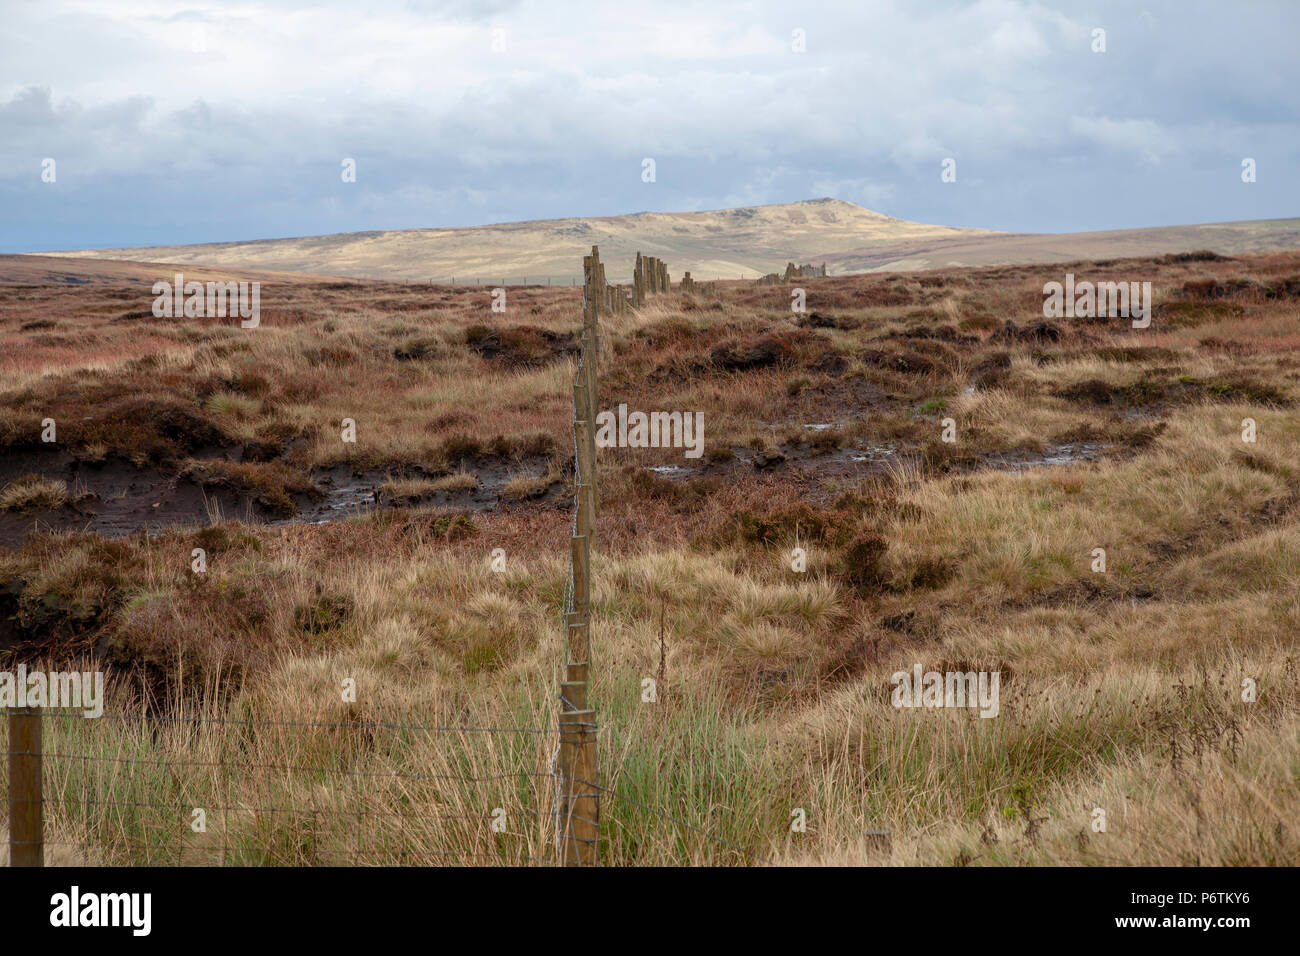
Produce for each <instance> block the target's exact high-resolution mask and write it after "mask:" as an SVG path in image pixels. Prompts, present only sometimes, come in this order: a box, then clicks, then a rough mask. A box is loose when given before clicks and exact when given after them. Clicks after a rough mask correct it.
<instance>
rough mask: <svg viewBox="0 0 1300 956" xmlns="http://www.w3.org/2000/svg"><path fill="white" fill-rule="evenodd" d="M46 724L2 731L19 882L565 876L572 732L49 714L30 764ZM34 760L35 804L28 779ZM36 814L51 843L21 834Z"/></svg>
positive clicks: (613, 790) (701, 831)
mask: <svg viewBox="0 0 1300 956" xmlns="http://www.w3.org/2000/svg"><path fill="white" fill-rule="evenodd" d="M30 713H36V712H35V711H20V710H17V709H14V710H13V711H11V716H10V719H9V720H5V721H0V733H3V734H4V748H3V749H4V752H5V757H6V759H5V761H4V763H3V766H0V784H2V788H0V789H2V790H3V792H4V793H5V794H6V795H7V797H8V799H7V801H6V808H7V809H8V811H9V813H8V818H7V819H6V825H7V827H8V829H9V834H8V836H9V839H8V844H9V856H10V859H9V860H8V861H6V862H8V863H10V864H11V865H13V864H16V863H20V862H22V861H23V860H24V859H27V860H30V859H31V857H32V856H33V855H35V856H38V857H39V860H40V862H41V863H43V864H45V865H89V866H265V865H271V866H367V865H377V866H404V865H441V866H533V865H544V866H550V865H555V864H556V863H557V862H561V860H560V855H559V854H558V853H557V840H558V834H559V832H560V826H561V821H560V820H559V819H558V813H559V807H560V799H559V796H560V793H561V779H560V775H559V774H558V773H557V772H556V771H555V770H554V769H553V764H554V753H555V749H556V747H557V741H558V734H559V731H558V730H557V729H556V728H541V727H500V726H468V725H467V726H454V725H446V724H423V723H395V722H368V721H337V722H334V721H319V720H253V719H232V718H222V717H195V716H188V715H187V716H168V715H151V714H135V713H105V714H103V715H102V717H100V718H98V719H87V718H85V717H83V716H82V715H81V713H79V712H76V711H56V710H44V711H41V712H39V717H37V718H35V719H36V720H38V721H39V724H40V741H39V743H38V745H36V746H31V742H30V737H29V738H28V740H27V742H25V743H23V744H22V745H21V746H15V741H16V740H18V739H19V737H17V736H16V735H15V734H14V732H13V729H12V728H13V726H14V720H15V719H18V720H24V719H26V720H32V719H33V718H32V717H29V716H26V715H27V714H30ZM308 755H314V759H308ZM33 759H36V760H37V761H38V762H39V765H40V768H39V777H38V778H37V786H36V788H35V791H34V792H33V789H32V787H31V786H30V780H29V782H28V784H25V785H22V784H20V785H19V786H15V784H16V783H18V782H19V781H18V780H17V779H16V778H17V776H18V775H16V774H15V773H14V767H15V764H16V763H17V764H20V765H21V764H22V762H23V761H27V762H30V761H32V760H33ZM571 782H577V783H582V784H586V785H589V786H590V787H591V788H592V789H594V790H596V791H598V792H599V794H600V795H601V796H602V797H604V798H607V799H609V800H614V801H617V802H618V803H619V804H620V806H621V809H622V810H623V812H624V814H625V815H626V814H629V813H630V814H644V815H645V816H646V818H647V820H648V821H649V822H650V823H655V824H659V825H662V827H663V828H664V830H665V831H669V832H664V833H663V834H662V835H663V837H664V838H665V839H666V840H668V841H669V842H673V841H681V840H694V841H696V842H697V843H698V844H702V845H703V846H704V847H705V848H706V849H705V850H704V851H702V852H703V853H704V854H705V855H708V856H709V858H710V859H714V860H718V861H722V860H725V861H729V862H737V863H768V862H770V861H768V860H766V859H764V858H763V857H762V856H760V855H758V854H755V853H752V852H750V851H749V850H747V849H745V848H744V847H742V846H739V845H738V844H736V843H735V842H733V841H730V840H727V839H725V838H723V837H720V836H717V835H715V834H713V833H711V832H709V831H708V830H707V829H705V828H703V827H701V826H698V825H696V824H693V823H690V822H688V821H684V820H681V819H679V818H678V817H676V816H674V815H673V814H671V813H668V812H666V811H664V810H661V809H658V808H656V807H653V806H651V805H649V804H647V803H645V802H644V801H642V800H640V799H638V798H637V797H636V796H635V795H634V794H632V793H630V792H626V791H625V790H621V789H620V787H619V786H618V785H617V783H618V782H617V781H616V782H615V783H616V785H614V786H609V785H605V784H602V783H600V782H599V781H587V780H577V781H571ZM33 801H34V802H35V806H36V807H37V808H39V814H38V815H39V826H38V830H37V833H36V834H32V833H31V832H30V831H23V830H22V829H21V827H17V828H16V827H15V824H16V823H17V822H18V821H19V818H20V817H21V816H22V815H23V814H24V813H26V812H28V811H30V810H32V809H33V807H32V805H31V804H32V802H33ZM592 822H593V823H594V822H595V821H592ZM644 825H647V826H648V825H649V824H648V823H647V824H644ZM639 826H640V824H639ZM682 862H689V859H688V858H683V859H682Z"/></svg>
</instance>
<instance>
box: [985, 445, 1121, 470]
mask: <svg viewBox="0 0 1300 956" xmlns="http://www.w3.org/2000/svg"><path fill="white" fill-rule="evenodd" d="M1106 448H1107V446H1106V445H1103V444H1102V443H1101V442H1092V441H1083V442H1067V443H1065V444H1063V445H1049V446H1048V447H1047V448H1046V449H1045V450H1044V451H1042V452H1040V453H1037V454H1035V453H1032V452H1023V453H1022V452H1014V453H1007V454H993V455H989V456H987V457H986V458H985V462H986V464H988V466H989V467H990V468H1005V469H1009V470H1011V471H1022V470H1024V469H1026V468H1039V467H1043V466H1052V465H1073V464H1075V463H1076V462H1081V461H1099V460H1100V459H1101V458H1102V457H1103V455H1104V453H1105V451H1106Z"/></svg>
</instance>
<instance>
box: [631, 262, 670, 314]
mask: <svg viewBox="0 0 1300 956" xmlns="http://www.w3.org/2000/svg"><path fill="white" fill-rule="evenodd" d="M669 286H670V280H669V278H668V264H667V263H665V262H664V261H663V260H662V259H657V258H655V257H654V256H643V255H641V253H639V252H638V253H637V254H636V266H635V267H634V268H633V271H632V305H633V306H634V307H635V308H638V309H639V308H641V307H642V306H643V305H645V303H646V299H647V298H649V297H650V296H651V295H655V294H657V293H661V292H667V291H668V290H669Z"/></svg>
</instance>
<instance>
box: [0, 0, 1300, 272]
mask: <svg viewBox="0 0 1300 956" xmlns="http://www.w3.org/2000/svg"><path fill="white" fill-rule="evenodd" d="M0 7H2V13H0V252H34V251H48V250H59V249H81V248H106V247H118V246H134V245H164V244H180V243H195V242H216V241H230V240H241V239H258V238H278V237H286V236H305V235H316V234H327V233H336V232H356V231H363V230H370V229H406V228H433V227H439V226H466V225H476V224H481V223H491V222H508V221H515V220H526V219H545V218H560V217H566V216H608V215H620V214H624V213H631V212H640V211H647V210H649V211H658V212H675V211H690V210H699V209H718V208H728V207H733V206H745V205H758V204H766V203H782V202H794V201H797V200H801V199H812V198H819V197H823V196H831V197H835V198H839V199H844V200H848V201H850V202H855V203H858V204H860V205H863V206H866V207H868V208H870V209H874V210H876V211H878V212H883V213H886V214H888V215H891V216H895V217H897V218H900V219H911V220H916V221H920V222H930V223H941V224H945V225H954V226H975V227H981V228H988V229H999V230H1006V231H1016V232H1075V231H1084V230H1096V229H1121V228H1134V227H1142V226H1162V225H1177V224H1186V223H1200V222H1223V221H1234V220H1243V219H1266V218H1282V217H1295V216H1300V56H1297V54H1296V51H1295V44H1296V38H1297V37H1298V36H1300V3H1298V2H1294V0H1284V2H1277V3H1271V2H1262V0H1236V2H1232V3H1227V2H1220V3H1208V2H1199V0H1177V2H1167V3H1166V2H1148V3H1143V2H1141V0H1120V2H1113V3H1111V2H1098V3H1087V2H1074V3H1062V4H1059V5H1058V4H1048V3H1034V2H1019V0H986V2H975V3H944V2H926V0H916V2H900V3H884V2H871V0H848V2H842V3H841V2H825V3H791V2H770V3H769V2H762V0H754V2H726V0H722V2H708V0H693V2H681V3H678V2H675V0H655V2H654V3H646V4H638V3H633V2H628V0H623V2H619V3H607V4H594V3H592V2H590V0H584V2H572V3H571V2H567V0H550V2H545V3H535V2H526V0H517V2H516V0H487V2H483V3H473V2H469V0H409V2H392V3H383V2H340V3H332V2H323V3H310V4H308V3H298V2H258V0H247V2H232V3H188V4H185V3H182V4H168V3H157V2H152V0H132V2H129V3H121V2H116V0H82V2H67V0H0ZM1098 30H1102V31H1104V46H1105V49H1104V52H1102V51H1098V50H1097V49H1095V48H1096V47H1097V46H1098V45H1099V40H1100V39H1103V37H1102V35H1099V34H1097V32H1096V31H1098ZM647 159H651V160H653V161H654V177H653V181H646V176H645V175H644V174H643V170H644V169H645V160H647ZM1246 159H1252V160H1254V170H1255V181H1254V182H1243V181H1242V172H1243V166H1242V163H1243V160H1246ZM50 160H52V161H53V163H50V162H49V161H50ZM347 160H351V161H353V162H354V164H355V181H354V182H345V181H344V179H345V176H344V169H345V161H347ZM946 160H952V161H953V162H952V163H951V164H949V166H948V168H949V169H953V170H955V181H950V182H945V181H943V173H944V169H945V161H946ZM949 178H950V179H951V178H952V177H951V176H949ZM51 180H52V181H51Z"/></svg>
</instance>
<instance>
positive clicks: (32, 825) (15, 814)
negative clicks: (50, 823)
mask: <svg viewBox="0 0 1300 956" xmlns="http://www.w3.org/2000/svg"><path fill="white" fill-rule="evenodd" d="M44 810H45V803H44V795H43V793H42V791H41V711H40V708H39V707H10V708H9V865H10V866H44V865H45V819H44Z"/></svg>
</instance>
